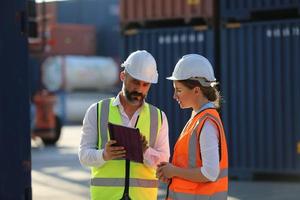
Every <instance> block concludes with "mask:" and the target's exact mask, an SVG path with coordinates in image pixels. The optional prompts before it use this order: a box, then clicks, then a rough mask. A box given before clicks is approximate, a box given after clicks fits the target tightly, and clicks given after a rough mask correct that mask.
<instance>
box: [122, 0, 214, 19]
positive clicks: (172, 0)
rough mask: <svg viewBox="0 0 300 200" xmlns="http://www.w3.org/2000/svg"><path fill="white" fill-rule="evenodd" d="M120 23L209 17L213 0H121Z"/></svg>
mask: <svg viewBox="0 0 300 200" xmlns="http://www.w3.org/2000/svg"><path fill="white" fill-rule="evenodd" d="M120 3H121V4H120V6H121V8H120V11H121V16H120V17H121V23H122V24H127V23H132V22H138V23H144V22H146V21H153V20H172V19H183V20H185V21H189V20H191V19H193V18H205V19H211V18H212V17H213V15H214V10H213V6H214V0H163V1H162V0H121V1H120Z"/></svg>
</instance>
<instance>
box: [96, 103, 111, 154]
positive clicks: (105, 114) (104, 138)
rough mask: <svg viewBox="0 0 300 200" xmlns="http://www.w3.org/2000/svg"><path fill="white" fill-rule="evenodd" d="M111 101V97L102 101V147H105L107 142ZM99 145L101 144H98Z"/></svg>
mask: <svg viewBox="0 0 300 200" xmlns="http://www.w3.org/2000/svg"><path fill="white" fill-rule="evenodd" d="M109 103H110V99H104V100H103V101H102V105H101V115H100V133H101V149H104V146H105V144H106V143H107V134H106V133H107V127H108V114H109ZM97 112H98V111H97ZM98 131H99V130H98ZM102 133H103V134H102ZM98 135H99V134H98ZM98 143H99V140H98ZM98 146H99V144H98Z"/></svg>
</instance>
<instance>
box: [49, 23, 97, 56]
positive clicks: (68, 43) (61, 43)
mask: <svg viewBox="0 0 300 200" xmlns="http://www.w3.org/2000/svg"><path fill="white" fill-rule="evenodd" d="M47 37H48V38H47V46H46V49H45V51H46V52H47V53H48V54H51V55H70V54H72V55H95V53H96V29H95V26H92V25H78V24H55V25H53V26H51V27H49V34H48V35H47Z"/></svg>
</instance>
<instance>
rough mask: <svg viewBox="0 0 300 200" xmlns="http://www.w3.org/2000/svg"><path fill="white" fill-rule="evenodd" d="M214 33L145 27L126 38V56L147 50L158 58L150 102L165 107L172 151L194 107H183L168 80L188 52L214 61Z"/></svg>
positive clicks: (191, 29) (210, 31)
mask: <svg viewBox="0 0 300 200" xmlns="http://www.w3.org/2000/svg"><path fill="white" fill-rule="evenodd" d="M213 38H214V33H213V31H212V30H203V31H197V30H195V29H193V28H190V27H188V28H163V29H144V30H141V31H139V32H137V33H135V34H132V35H129V36H125V37H124V49H125V52H124V56H123V57H124V59H125V58H126V57H127V56H128V55H129V54H130V53H131V52H133V51H135V50H138V49H145V50H147V51H149V52H150V53H151V54H152V55H153V56H154V58H155V59H156V61H157V66H158V73H159V80H158V84H152V86H151V89H150V92H149V95H148V97H147V100H148V102H150V103H152V104H154V105H156V106H158V107H159V108H161V109H162V110H163V111H164V112H165V113H166V115H167V117H168V121H169V129H170V131H169V134H170V146H171V150H172V149H173V145H174V143H175V142H176V140H177V137H178V135H179V134H180V132H181V130H182V128H183V126H184V124H185V123H186V122H187V120H188V119H189V117H190V114H191V109H185V110H181V109H180V108H179V105H178V104H177V102H176V101H175V100H174V99H173V93H174V92H173V90H174V89H173V83H172V81H169V80H166V77H167V76H170V75H171V74H172V71H173V69H174V66H175V64H176V62H177V61H178V60H179V59H180V58H181V57H182V56H183V55H184V54H188V53H199V54H202V55H204V56H206V57H207V58H208V59H209V60H210V61H211V62H212V65H213V64H214V60H213V59H214V55H213V54H214V53H213V52H214V51H213V49H214V40H213Z"/></svg>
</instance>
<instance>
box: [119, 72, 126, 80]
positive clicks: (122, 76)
mask: <svg viewBox="0 0 300 200" xmlns="http://www.w3.org/2000/svg"><path fill="white" fill-rule="evenodd" d="M120 80H121V81H124V80H125V71H122V72H120Z"/></svg>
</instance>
